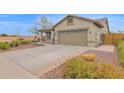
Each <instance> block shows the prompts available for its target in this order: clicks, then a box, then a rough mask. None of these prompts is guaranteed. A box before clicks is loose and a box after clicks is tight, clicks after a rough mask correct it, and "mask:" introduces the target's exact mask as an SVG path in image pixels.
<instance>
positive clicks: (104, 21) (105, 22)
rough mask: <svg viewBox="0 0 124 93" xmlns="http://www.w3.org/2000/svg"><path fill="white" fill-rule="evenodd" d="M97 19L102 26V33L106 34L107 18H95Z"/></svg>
mask: <svg viewBox="0 0 124 93" xmlns="http://www.w3.org/2000/svg"><path fill="white" fill-rule="evenodd" d="M96 20H97V21H99V22H100V23H101V24H102V25H103V26H104V28H102V30H103V33H104V34H108V33H109V31H108V30H109V29H108V24H107V23H108V22H107V18H101V19H96Z"/></svg>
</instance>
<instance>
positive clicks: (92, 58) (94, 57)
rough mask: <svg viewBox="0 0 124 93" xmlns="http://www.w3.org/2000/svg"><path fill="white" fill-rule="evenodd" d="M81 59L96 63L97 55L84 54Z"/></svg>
mask: <svg viewBox="0 0 124 93" xmlns="http://www.w3.org/2000/svg"><path fill="white" fill-rule="evenodd" d="M81 57H82V58H83V59H84V60H85V61H95V60H96V55H95V54H82V55H81Z"/></svg>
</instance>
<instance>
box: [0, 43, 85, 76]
mask: <svg viewBox="0 0 124 93" xmlns="http://www.w3.org/2000/svg"><path fill="white" fill-rule="evenodd" d="M85 50H87V48H84V47H80V46H70V45H47V46H41V47H36V48H30V49H23V50H17V51H11V52H5V53H0V78H39V77H40V76H42V75H43V74H44V73H45V72H47V71H49V70H51V69H53V68H55V67H57V66H58V65H60V64H61V63H63V62H64V61H65V60H66V59H68V58H70V57H73V56H76V55H79V54H80V53H82V52H84V51H85Z"/></svg>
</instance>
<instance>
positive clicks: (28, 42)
mask: <svg viewBox="0 0 124 93" xmlns="http://www.w3.org/2000/svg"><path fill="white" fill-rule="evenodd" d="M32 43H33V41H30V40H21V44H32Z"/></svg>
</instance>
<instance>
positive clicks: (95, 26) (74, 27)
mask: <svg viewBox="0 0 124 93" xmlns="http://www.w3.org/2000/svg"><path fill="white" fill-rule="evenodd" d="M40 31H41V32H43V33H45V37H46V41H50V42H52V43H54V44H65V45H78V46H89V47H95V46H98V45H100V44H102V43H103V40H102V37H103V34H108V33H110V31H109V25H108V19H107V18H106V17H105V18H100V19H89V18H84V17H79V16H75V15H68V16H66V17H65V18H64V19H62V20H61V21H59V22H58V23H57V24H55V25H54V26H53V27H52V28H49V29H42V30H40Z"/></svg>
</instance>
